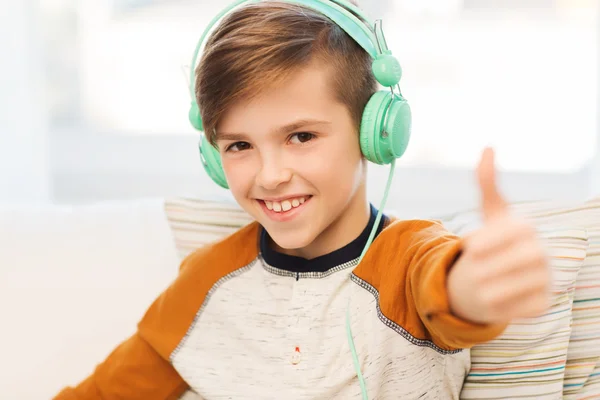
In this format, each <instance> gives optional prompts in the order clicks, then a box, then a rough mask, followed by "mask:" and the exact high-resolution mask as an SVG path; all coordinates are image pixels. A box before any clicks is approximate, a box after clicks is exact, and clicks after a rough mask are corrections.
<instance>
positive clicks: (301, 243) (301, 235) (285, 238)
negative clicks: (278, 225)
mask: <svg viewBox="0 0 600 400" xmlns="http://www.w3.org/2000/svg"><path fill="white" fill-rule="evenodd" d="M263 226H264V225H263ZM265 229H266V230H267V232H268V233H269V236H270V237H271V239H272V240H273V241H274V242H275V244H276V245H277V246H279V247H280V248H282V249H285V250H301V249H303V248H305V247H307V246H308V245H310V244H311V243H312V242H314V241H315V239H316V238H317V236H318V235H317V233H318V232H316V231H313V229H310V228H309V229H308V230H306V231H305V232H301V231H299V230H285V231H280V230H279V229H269V228H268V227H267V226H265Z"/></svg>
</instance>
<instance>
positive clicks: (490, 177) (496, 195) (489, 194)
mask: <svg viewBox="0 0 600 400" xmlns="http://www.w3.org/2000/svg"><path fill="white" fill-rule="evenodd" d="M477 178H478V181H479V189H480V193H481V211H482V212H483V218H484V220H486V219H490V218H493V217H496V216H498V215H501V214H503V213H505V212H507V210H508V205H507V203H506V201H505V200H504V198H503V197H502V195H501V194H500V192H499V191H498V186H497V184H496V166H495V163H494V150H493V149H492V148H490V147H488V148H486V149H485V150H484V151H483V154H482V156H481V161H480V162H479V166H478V167H477Z"/></svg>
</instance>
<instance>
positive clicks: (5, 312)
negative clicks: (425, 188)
mask: <svg viewBox="0 0 600 400" xmlns="http://www.w3.org/2000/svg"><path fill="white" fill-rule="evenodd" d="M511 207H512V208H513V211H514V212H515V213H517V214H519V215H522V216H523V217H525V218H527V219H529V220H530V221H532V223H533V224H534V225H535V226H536V228H537V229H538V232H539V235H540V238H541V240H542V241H543V242H544V243H545V245H546V246H547V248H548V253H549V256H550V259H551V265H552V272H553V302H552V307H551V309H550V310H549V311H548V313H546V314H545V315H543V316H540V317H538V318H532V319H529V320H522V321H514V323H513V324H511V325H510V326H509V328H507V330H506V331H505V332H504V333H503V335H502V336H501V337H499V338H498V339H496V340H494V341H492V342H490V343H485V344H483V345H480V346H476V347H475V348H473V349H472V351H471V353H472V368H471V372H470V373H469V376H468V377H467V379H466V381H465V386H464V389H463V393H462V395H461V397H462V398H464V399H500V398H516V397H519V398H531V399H557V398H565V399H591V398H600V199H588V200H586V201H581V202H578V203H569V204H566V203H556V202H552V201H538V202H527V203H519V204H512V205H511ZM423 217H424V218H433V219H439V220H441V221H442V222H444V224H445V225H446V226H447V227H448V229H450V230H452V231H454V232H456V233H458V234H465V233H468V232H469V231H471V230H473V229H476V228H477V227H478V225H479V224H480V220H479V214H478V212H477V210H457V211H456V212H455V213H453V214H449V215H425V216H423ZM250 221H251V219H250V217H249V216H248V215H246V214H245V213H244V212H243V211H242V210H241V209H239V207H237V205H235V204H234V203H232V202H231V201H230V200H226V199H214V198H211V199H200V198H194V199H191V198H169V199H162V198H149V199H137V200H127V201H111V202H108V201H106V202H101V203H97V204H87V205H76V206H75V205H73V206H64V205H63V206H60V205H54V206H52V205H48V206H36V207H33V206H11V207H8V206H7V207H3V208H0V227H1V228H2V229H0V300H1V301H0V315H2V317H3V318H2V328H3V329H2V339H3V340H2V355H3V360H2V361H3V362H2V363H1V364H0V365H1V366H0V369H1V370H0V398H2V399H4V398H6V399H18V400H29V399H32V400H33V399H50V398H52V396H53V395H54V394H56V393H57V392H58V391H59V390H60V389H61V388H62V387H63V386H65V385H68V384H74V383H76V382H78V381H80V380H81V379H83V378H84V377H86V376H87V375H88V374H89V373H90V372H91V371H92V370H93V368H94V366H95V365H96V363H97V362H99V361H101V360H102V359H103V358H104V357H106V355H107V354H108V353H109V352H110V351H111V350H112V349H113V348H114V346H115V345H116V344H117V343H119V342H120V341H122V340H123V339H124V338H126V337H127V336H129V335H130V334H131V333H133V331H134V330H135V328H136V323H137V322H138V321H139V319H140V317H141V316H142V315H143V313H144V311H145V310H146V308H147V307H148V306H149V304H150V303H151V302H152V300H153V299H154V298H155V297H156V296H157V295H158V294H159V293H160V292H161V291H162V290H163V289H165V288H166V287H167V286H168V285H169V284H170V282H171V281H172V280H173V279H174V278H175V277H176V275H177V272H178V268H179V263H180V261H181V260H182V258H183V257H185V256H186V255H187V254H189V252H191V251H193V250H194V249H195V248H197V247H199V246H202V245H203V244H206V243H209V242H211V241H214V240H218V239H219V238H221V237H224V236H225V235H227V234H229V233H231V232H233V231H235V230H236V229H238V228H239V227H240V226H243V225H244V224H247V223H248V222H250Z"/></svg>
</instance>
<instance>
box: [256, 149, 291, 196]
mask: <svg viewBox="0 0 600 400" xmlns="http://www.w3.org/2000/svg"><path fill="white" fill-rule="evenodd" d="M283 164H284V163H283V162H282V160H281V157H279V156H277V155H275V154H272V155H270V156H267V157H263V159H262V164H261V168H260V170H259V171H258V174H257V176H256V183H257V184H258V185H259V186H261V187H262V188H263V189H265V190H275V189H277V187H279V185H281V184H282V183H286V182H289V181H290V180H291V179H292V171H291V170H290V169H289V168H287V167H286V166H285V165H283Z"/></svg>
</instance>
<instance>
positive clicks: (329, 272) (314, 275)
mask: <svg viewBox="0 0 600 400" xmlns="http://www.w3.org/2000/svg"><path fill="white" fill-rule="evenodd" d="M259 257H260V260H261V261H262V265H263V268H264V269H265V270H266V271H267V272H270V273H272V274H275V275H279V276H290V277H294V278H295V277H296V276H298V277H299V278H314V279H321V278H327V277H328V276H330V275H333V274H335V273H336V272H339V271H343V270H345V269H348V268H350V267H355V266H356V265H357V264H358V258H356V259H354V260H351V261H348V262H345V263H343V264H340V265H338V266H337V267H334V268H331V269H328V270H327V271H325V272H316V271H311V272H300V273H296V272H292V271H288V270H285V269H280V268H277V267H274V266H272V265H270V264H267V262H266V261H265V259H264V258H263V256H262V254H259Z"/></svg>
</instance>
